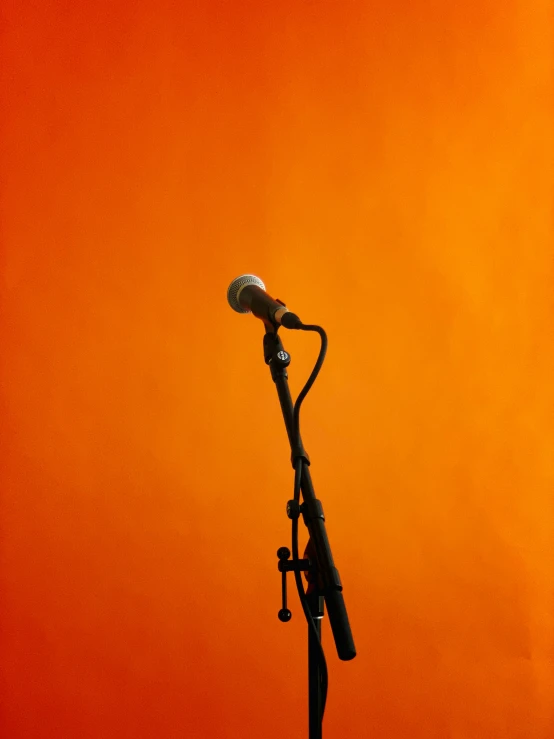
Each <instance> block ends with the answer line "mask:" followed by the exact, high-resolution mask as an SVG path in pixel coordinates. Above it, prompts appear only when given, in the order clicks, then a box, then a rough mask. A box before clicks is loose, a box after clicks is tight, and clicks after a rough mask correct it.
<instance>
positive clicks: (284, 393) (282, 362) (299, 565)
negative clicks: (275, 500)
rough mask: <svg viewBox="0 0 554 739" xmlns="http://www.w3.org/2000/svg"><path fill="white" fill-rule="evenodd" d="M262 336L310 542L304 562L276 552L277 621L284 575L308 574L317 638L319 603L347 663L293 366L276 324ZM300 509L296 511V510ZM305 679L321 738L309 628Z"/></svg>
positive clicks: (290, 511) (283, 614) (292, 513)
mask: <svg viewBox="0 0 554 739" xmlns="http://www.w3.org/2000/svg"><path fill="white" fill-rule="evenodd" d="M265 328H266V333H265V336H264V340H263V348H264V360H265V363H266V364H267V365H268V366H269V369H270V372H271V377H272V379H273V381H274V383H275V386H276V388H277V394H278V397H279V403H280V405H281V411H282V413H283V419H284V422H285V428H286V431H287V436H288V439H289V443H290V448H291V462H292V466H293V468H296V463H297V462H296V461H297V460H298V459H302V460H303V462H304V464H303V465H302V475H301V482H300V487H301V492H302V499H303V503H302V505H301V506H298V504H296V503H295V501H289V503H288V505H287V515H288V516H289V518H291V519H292V518H298V517H299V515H300V514H302V517H303V520H304V523H305V525H306V527H307V528H308V532H309V536H310V538H309V542H308V546H307V550H306V551H307V552H309V553H310V555H313V556H310V557H309V558H308V559H303V560H297V561H294V560H293V561H291V562H288V558H289V556H290V552H289V551H288V549H287V548H286V547H281V548H280V549H279V551H278V554H277V556H278V558H279V571H280V572H281V575H282V601H283V602H282V608H281V610H280V611H279V619H280V620H281V621H284V622H286V621H290V618H291V617H292V614H291V612H290V610H289V609H288V607H287V593H286V573H287V572H290V571H293V570H295V569H297V570H301V571H307V572H308V579H309V582H310V586H309V588H308V591H307V599H308V604H309V607H310V612H311V614H312V618H313V619H314V624H315V626H316V632H317V634H318V639H320V634H321V619H322V617H323V612H324V609H323V601H324V600H325V604H326V605H327V611H328V614H329V621H330V624H331V630H332V633H333V638H334V641H335V646H336V649H337V654H338V656H339V659H341V660H351V659H353V658H354V657H355V656H356V647H355V645H354V639H353V636H352V631H351V629H350V623H349V621H348V614H347V612H346V606H345V603H344V597H343V594H342V583H341V580H340V576H339V572H338V570H337V568H336V567H335V564H334V561H333V555H332V553H331V546H330V544H329V538H328V536H327V531H326V528H325V516H324V513H323V506H322V504H321V501H320V500H318V499H317V498H316V494H315V490H314V486H313V482H312V478H311V474H310V458H309V456H308V454H307V452H306V450H305V448H304V444H303V442H302V438H301V436H300V434H298V438H296V437H295V432H294V422H293V415H294V406H293V402H292V398H291V394H290V389H289V385H288V373H287V367H288V366H289V364H290V362H291V356H290V354H289V353H288V352H287V351H285V348H284V347H283V343H282V341H281V337H280V336H279V334H278V328H279V327H278V326H277V325H268V324H266V326H265ZM296 508H298V510H296ZM308 639H309V640H308V674H309V726H310V733H309V737H310V739H320V738H321V731H322V728H321V707H322V703H321V699H322V696H321V680H320V672H319V649H320V647H319V644H318V643H317V642H316V643H315V644H314V639H315V636H314V634H313V631H312V629H310V628H309V629H308Z"/></svg>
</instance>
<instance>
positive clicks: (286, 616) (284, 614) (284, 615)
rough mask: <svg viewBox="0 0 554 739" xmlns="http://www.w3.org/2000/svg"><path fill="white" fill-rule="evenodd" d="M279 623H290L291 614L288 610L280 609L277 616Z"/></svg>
mask: <svg viewBox="0 0 554 739" xmlns="http://www.w3.org/2000/svg"><path fill="white" fill-rule="evenodd" d="M277 616H278V618H279V621H282V622H283V623H285V624H286V623H287V621H290V620H291V618H292V613H291V612H290V611H289V609H288V608H281V610H280V611H279V613H278V614H277Z"/></svg>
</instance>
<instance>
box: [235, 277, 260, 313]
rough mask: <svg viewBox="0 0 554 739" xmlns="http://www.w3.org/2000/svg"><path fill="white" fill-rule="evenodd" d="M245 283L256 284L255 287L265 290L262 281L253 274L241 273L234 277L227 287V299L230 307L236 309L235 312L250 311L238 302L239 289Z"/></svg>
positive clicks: (244, 285)
mask: <svg viewBox="0 0 554 739" xmlns="http://www.w3.org/2000/svg"><path fill="white" fill-rule="evenodd" d="M246 285H256V286H257V287H261V288H262V290H265V285H264V283H263V282H262V281H261V280H260V278H259V277H256V276H255V275H241V276H240V277H237V278H236V279H234V280H233V282H231V284H230V285H229V287H228V289H227V300H228V302H229V305H230V306H231V308H232V309H233V310H236V312H237V313H250V311H249V310H245V309H244V308H243V307H242V305H241V304H240V303H239V294H240V291H241V290H242V288H243V287H246Z"/></svg>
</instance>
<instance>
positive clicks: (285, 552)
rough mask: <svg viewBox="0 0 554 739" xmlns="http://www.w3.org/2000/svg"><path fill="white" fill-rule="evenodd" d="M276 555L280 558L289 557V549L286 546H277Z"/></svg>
mask: <svg viewBox="0 0 554 739" xmlns="http://www.w3.org/2000/svg"><path fill="white" fill-rule="evenodd" d="M277 557H278V558H279V559H281V560H283V559H288V558H289V557H290V549H287V547H279V549H278V550H277Z"/></svg>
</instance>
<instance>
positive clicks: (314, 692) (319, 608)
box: [307, 592, 324, 739]
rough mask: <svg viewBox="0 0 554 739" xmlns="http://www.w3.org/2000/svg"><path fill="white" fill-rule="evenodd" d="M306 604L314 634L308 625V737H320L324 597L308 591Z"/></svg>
mask: <svg viewBox="0 0 554 739" xmlns="http://www.w3.org/2000/svg"><path fill="white" fill-rule="evenodd" d="M307 598H308V604H309V606H310V612H311V614H312V616H313V619H314V623H315V628H316V632H317V638H316V635H315V634H314V632H313V629H311V628H309V627H308V701H309V739H322V736H323V725H322V723H323V722H322V716H321V709H322V700H321V699H322V696H321V671H320V668H319V664H320V662H319V655H320V647H319V642H320V641H321V619H322V618H323V608H324V599H323V596H321V595H318V594H317V592H312V593H308V596H307Z"/></svg>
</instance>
